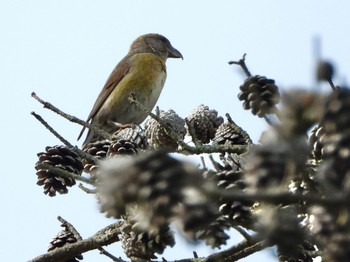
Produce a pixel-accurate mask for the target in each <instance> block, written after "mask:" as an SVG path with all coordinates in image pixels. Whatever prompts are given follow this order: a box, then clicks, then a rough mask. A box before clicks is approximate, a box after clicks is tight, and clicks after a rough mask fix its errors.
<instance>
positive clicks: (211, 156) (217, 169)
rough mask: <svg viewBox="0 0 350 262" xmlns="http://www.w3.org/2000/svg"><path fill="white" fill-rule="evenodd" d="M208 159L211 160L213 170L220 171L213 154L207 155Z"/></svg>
mask: <svg viewBox="0 0 350 262" xmlns="http://www.w3.org/2000/svg"><path fill="white" fill-rule="evenodd" d="M209 159H210V161H211V164H212V165H213V167H214V168H215V170H216V171H217V172H221V171H222V170H221V167H220V164H219V163H218V162H217V161H216V160H215V159H214V157H213V155H209Z"/></svg>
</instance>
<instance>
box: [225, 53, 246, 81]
mask: <svg viewBox="0 0 350 262" xmlns="http://www.w3.org/2000/svg"><path fill="white" fill-rule="evenodd" d="M246 55H247V54H244V55H243V58H241V59H240V60H238V61H230V62H228V64H229V65H232V64H235V65H239V66H240V67H241V68H242V69H243V71H244V73H245V74H246V76H247V77H250V76H252V74H251V73H250V72H249V70H248V67H247V65H246V63H245V57H246Z"/></svg>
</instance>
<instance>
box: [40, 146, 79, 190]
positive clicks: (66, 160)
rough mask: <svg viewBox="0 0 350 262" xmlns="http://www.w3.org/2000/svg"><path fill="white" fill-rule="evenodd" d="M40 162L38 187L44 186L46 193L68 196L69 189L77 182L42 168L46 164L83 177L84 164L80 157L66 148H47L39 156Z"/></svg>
mask: <svg viewBox="0 0 350 262" xmlns="http://www.w3.org/2000/svg"><path fill="white" fill-rule="evenodd" d="M37 155H38V157H39V161H38V162H37V163H36V165H35V169H36V170H37V172H36V175H37V176H38V182H37V185H39V186H44V193H45V194H46V195H49V196H55V195H56V192H58V193H60V194H66V193H67V192H68V189H67V187H71V186H73V185H75V180H74V179H73V178H70V177H67V176H59V175H57V174H56V173H54V172H53V171H49V170H47V169H45V168H41V167H40V165H41V164H46V165H49V166H52V167H55V168H60V169H62V170H64V171H68V172H71V173H74V174H76V175H81V173H82V170H83V164H82V162H81V159H80V157H79V156H78V155H77V154H76V153H75V152H73V151H72V150H70V149H69V148H67V147H66V146H62V145H59V146H52V147H51V146H47V147H46V148H45V152H41V153H38V154H37Z"/></svg>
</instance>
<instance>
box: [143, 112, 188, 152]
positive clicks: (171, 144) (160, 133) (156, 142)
mask: <svg viewBox="0 0 350 262" xmlns="http://www.w3.org/2000/svg"><path fill="white" fill-rule="evenodd" d="M159 118H160V119H161V120H162V121H163V122H164V123H165V124H166V125H167V126H168V127H169V128H170V129H171V130H172V131H173V132H174V134H175V135H176V136H177V137H178V138H179V139H183V138H184V137H185V135H186V128H185V120H183V119H182V118H181V117H179V116H178V115H177V114H176V113H175V111H173V110H168V111H160V114H159ZM145 134H146V137H147V139H148V142H149V144H150V145H151V147H153V148H155V149H170V150H176V149H177V147H178V144H177V141H176V139H174V138H173V137H171V136H170V134H169V133H168V131H167V130H166V129H165V128H164V127H163V126H162V125H161V124H160V123H159V122H158V121H156V120H155V119H153V118H149V119H148V120H147V121H146V123H145Z"/></svg>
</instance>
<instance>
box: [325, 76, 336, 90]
mask: <svg viewBox="0 0 350 262" xmlns="http://www.w3.org/2000/svg"><path fill="white" fill-rule="evenodd" d="M327 81H328V83H329V85H330V86H331V88H332V90H333V91H336V90H337V89H338V88H337V87H336V86H335V85H334V83H333V80H332V78H329V79H327Z"/></svg>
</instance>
